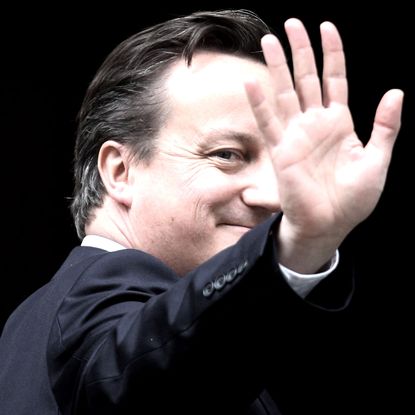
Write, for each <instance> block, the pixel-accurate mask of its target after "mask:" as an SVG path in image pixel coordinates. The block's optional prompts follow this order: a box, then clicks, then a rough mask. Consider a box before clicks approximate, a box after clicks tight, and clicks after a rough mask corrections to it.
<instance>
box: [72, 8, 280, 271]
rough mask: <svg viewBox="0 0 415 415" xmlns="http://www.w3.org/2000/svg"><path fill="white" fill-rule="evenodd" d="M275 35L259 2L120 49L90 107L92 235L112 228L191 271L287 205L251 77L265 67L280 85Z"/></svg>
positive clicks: (85, 194)
mask: <svg viewBox="0 0 415 415" xmlns="http://www.w3.org/2000/svg"><path fill="white" fill-rule="evenodd" d="M266 33H269V29H268V27H267V26H266V25H265V24H264V23H263V22H262V21H261V20H259V19H258V18H257V17H256V16H254V15H253V14H252V13H250V12H245V11H222V12H212V13H209V12H200V13H196V14H193V15H191V16H188V17H184V18H178V19H174V20H171V21H169V22H167V23H165V24H160V25H157V26H155V27H153V28H149V29H147V30H145V31H143V32H141V33H139V34H137V35H135V36H133V37H131V38H129V39H127V40H126V41H125V42H123V43H122V44H121V45H120V46H119V47H118V48H116V49H115V50H114V51H113V53H112V54H111V55H110V56H109V57H108V58H107V60H106V61H105V62H104V64H103V66H102V67H101V69H100V70H99V71H98V73H97V75H96V77H95V79H94V80H93V82H92V83H91V86H90V88H89V89H88V92H87V95H86V97H85V101H84V104H83V107H82V109H81V111H80V115H79V117H80V120H79V132H78V139H77V145H76V153H75V176H76V187H75V198H74V201H73V204H72V211H73V214H74V217H75V223H76V226H77V230H78V233H79V235H80V236H81V237H82V236H83V235H84V230H85V227H86V230H87V232H88V233H100V232H101V233H103V234H104V236H109V237H113V238H116V239H117V240H118V241H119V242H121V243H123V244H125V245H127V246H131V247H134V248H139V249H142V250H144V251H146V252H149V253H151V254H153V255H155V256H157V257H159V258H161V259H162V260H164V261H165V262H166V263H167V264H168V265H170V266H172V267H173V268H174V269H175V270H176V271H178V272H179V273H185V272H187V271H189V270H190V269H192V267H194V266H197V265H198V264H200V263H201V262H203V261H204V260H206V259H207V258H209V257H210V256H212V255H214V254H215V253H217V252H218V251H219V250H221V249H223V248H224V247H226V246H229V245H231V244H233V243H235V242H236V241H237V240H238V239H239V237H240V236H241V235H242V234H243V233H244V232H246V230H247V229H248V228H251V227H253V226H255V225H256V224H258V223H259V222H261V221H262V220H264V219H265V218H267V217H269V216H270V214H271V213H272V212H275V211H277V210H278V208H279V204H278V198H277V194H276V193H277V192H276V190H277V189H276V183H275V180H274V182H273V183H269V179H270V178H273V177H274V174H273V172H272V164H271V161H270V158H269V154H268V152H267V151H266V148H265V146H264V143H263V141H262V137H261V136H260V133H259V130H258V128H257V125H256V122H255V119H254V117H253V114H252V112H251V109H250V107H249V104H248V100H247V97H246V95H245V91H244V85H243V82H244V80H246V79H248V78H250V77H255V78H257V79H259V80H260V82H261V83H263V86H264V90H268V91H269V90H271V87H270V85H269V82H270V79H269V75H268V71H267V70H266V67H265V65H264V63H263V56H262V52H261V46H260V39H261V38H262V36H263V35H265V34H266ZM114 233H115V234H117V235H114Z"/></svg>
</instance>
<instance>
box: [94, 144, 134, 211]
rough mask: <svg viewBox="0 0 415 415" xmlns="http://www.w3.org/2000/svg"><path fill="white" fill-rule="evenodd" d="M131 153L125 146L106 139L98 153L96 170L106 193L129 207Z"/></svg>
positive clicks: (130, 195)
mask: <svg viewBox="0 0 415 415" xmlns="http://www.w3.org/2000/svg"><path fill="white" fill-rule="evenodd" d="M131 163H132V161H131V155H129V153H128V151H127V149H126V147H125V146H124V145H122V144H120V143H117V142H116V141H113V140H108V141H106V142H105V143H104V144H103V145H102V146H101V149H100V151H99V154H98V170H99V173H100V175H101V180H102V182H103V183H104V186H105V189H106V191H107V194H108V195H109V196H110V197H111V198H112V199H114V200H115V201H116V202H118V203H120V204H122V205H125V206H127V207H130V206H131V204H132V189H131V183H130V181H129V178H130V177H129V171H130V167H131Z"/></svg>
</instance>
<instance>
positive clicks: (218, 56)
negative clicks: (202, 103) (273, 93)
mask: <svg viewBox="0 0 415 415" xmlns="http://www.w3.org/2000/svg"><path fill="white" fill-rule="evenodd" d="M253 77H255V78H256V79H258V80H259V81H260V82H261V84H263V86H264V87H265V89H269V88H268V86H270V78H269V74H268V71H267V69H266V66H265V65H264V64H262V63H261V62H257V61H254V60H252V59H248V58H243V57H238V56H235V55H229V54H224V53H217V52H198V53H196V54H195V55H194V56H193V59H192V63H191V65H187V63H186V62H185V61H184V60H183V59H182V60H179V61H177V62H175V63H174V64H173V65H172V67H171V69H170V72H169V74H168V77H167V82H166V86H167V91H168V93H169V94H170V95H171V96H173V97H177V98H179V97H183V98H187V99H189V98H191V97H194V96H195V95H198V98H202V97H203V94H206V95H207V96H209V97H212V95H215V94H218V95H220V96H223V95H226V94H232V93H233V94H241V93H243V94H245V91H244V86H243V85H244V82H245V81H246V80H249V79H252V78H253Z"/></svg>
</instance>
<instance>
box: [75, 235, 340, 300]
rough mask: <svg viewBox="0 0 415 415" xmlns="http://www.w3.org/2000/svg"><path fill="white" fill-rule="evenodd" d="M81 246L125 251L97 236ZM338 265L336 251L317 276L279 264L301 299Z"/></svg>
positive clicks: (117, 244) (87, 239) (90, 236)
mask: <svg viewBox="0 0 415 415" xmlns="http://www.w3.org/2000/svg"><path fill="white" fill-rule="evenodd" d="M81 245H82V246H91V247H94V248H100V249H103V250H105V251H109V252H113V251H119V250H121V249H126V247H125V246H123V245H121V244H119V243H118V242H115V241H112V240H111V239H108V238H104V237H103V236H98V235H87V236H85V238H84V239H83V240H82V243H81ZM338 263H339V251H338V250H336V254H335V256H334V258H332V260H331V262H330V264H329V266H328V269H327V270H325V271H323V272H319V273H317V274H300V273H298V272H295V271H292V270H290V269H288V268H286V267H284V266H283V265H281V264H279V267H280V270H281V272H282V275H283V276H284V278H285V279H286V281H287V282H288V284H289V285H290V287H291V288H292V289H293V290H294V291H295V292H296V293H297V294H298V295H299V296H300V297H302V298H304V297H305V296H306V295H307V294H308V293H309V292H310V291H311V290H312V289H313V288H314V287H315V286H316V285H317V284H318V283H319V282H320V281H322V280H323V279H324V278H325V277H327V276H328V275H329V274H331V273H332V272H333V271H334V270H335V269H336V267H337V265H338Z"/></svg>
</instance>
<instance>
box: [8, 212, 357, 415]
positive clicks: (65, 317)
mask: <svg viewBox="0 0 415 415" xmlns="http://www.w3.org/2000/svg"><path fill="white" fill-rule="evenodd" d="M272 225H273V221H272V220H269V221H267V222H265V223H264V224H262V225H260V226H258V227H257V228H255V229H254V230H252V231H250V232H248V233H247V234H246V235H244V237H243V238H242V239H241V240H240V241H239V242H238V243H237V244H236V245H235V246H233V247H231V248H228V249H226V250H224V251H222V252H221V253H219V254H218V255H216V256H215V257H213V258H211V259H210V260H209V261H207V262H206V263H204V264H203V265H201V266H200V267H198V268H197V269H195V270H194V271H193V272H191V273H190V274H189V275H187V276H186V277H184V278H179V277H178V276H177V275H176V274H175V273H174V272H173V271H172V270H170V269H169V268H167V267H166V266H165V265H164V264H163V263H161V262H160V261H159V260H158V259H156V258H154V257H152V256H150V255H148V254H146V253H143V252H141V251H138V250H133V249H126V250H122V251H117V252H106V251H103V250H100V249H96V248H91V247H76V248H75V249H74V250H73V251H72V252H71V253H70V255H69V256H68V258H67V260H66V261H65V263H64V264H63V265H62V267H61V268H60V269H59V270H58V272H57V273H56V275H55V276H54V277H53V279H52V280H51V281H50V282H49V283H48V284H46V285H45V286H44V287H42V288H40V289H39V290H38V291H37V292H35V293H34V294H33V295H32V296H30V297H29V298H28V299H27V300H26V301H25V302H23V303H22V304H21V306H20V307H19V308H18V309H17V310H16V311H15V312H14V313H13V314H12V316H11V317H10V319H9V320H8V322H7V324H6V326H5V329H4V331H3V334H2V336H1V338H0V413H1V414H2V415H29V414H30V415H36V414H41V415H49V414H54V415H56V414H78V415H80V414H99V415H104V414H130V413H131V414H167V413H172V414H181V415H183V414H192V415H196V414H197V415H200V414H215V415H218V414H227V415H230V414H278V413H279V412H278V410H277V408H276V407H275V406H274V404H273V402H272V399H271V398H270V396H269V395H268V394H267V392H266V387H267V383H268V382H269V381H270V379H272V378H274V377H277V378H278V376H279V373H278V360H279V359H280V360H281V358H282V357H283V356H284V354H285V353H286V351H289V349H290V341H289V340H287V339H289V338H290V337H289V336H291V335H292V327H296V325H297V323H298V322H300V319H301V318H302V315H305V314H309V313H310V312H311V313H315V312H317V313H321V312H325V311H324V307H317V306H313V305H311V304H310V303H309V302H306V301H304V300H302V299H301V298H300V297H298V296H297V295H296V294H295V293H294V292H293V291H292V289H291V288H290V287H289V286H288V285H287V284H286V282H285V280H284V279H283V277H282V276H281V275H280V273H279V271H278V266H277V262H276V258H275V252H274V245H273V243H272V238H271V237H270V232H271V229H272ZM346 294H347V295H348V294H349V292H347V293H346ZM347 295H346V296H344V295H343V296H342V298H340V300H339V302H338V304H337V305H335V306H334V307H340V308H341V307H342V306H343V305H344V303H345V301H346V302H347V300H346V297H347ZM296 316H297V317H298V320H296V318H297V317H296ZM290 330H291V332H290ZM282 339H284V341H283V342H282V341H281V340H282ZM274 362H276V364H274ZM276 368H277V369H276ZM271 369H272V370H271Z"/></svg>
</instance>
